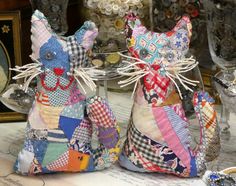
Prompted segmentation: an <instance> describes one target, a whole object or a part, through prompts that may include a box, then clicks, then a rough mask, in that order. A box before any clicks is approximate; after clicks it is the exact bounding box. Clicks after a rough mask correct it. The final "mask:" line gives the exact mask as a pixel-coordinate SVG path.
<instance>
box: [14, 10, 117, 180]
mask: <svg viewBox="0 0 236 186" xmlns="http://www.w3.org/2000/svg"><path fill="white" fill-rule="evenodd" d="M31 21H32V29H31V32H32V36H31V40H32V52H33V53H32V55H31V58H32V59H33V61H34V63H31V64H27V65H25V66H22V67H16V68H15V69H14V70H16V71H17V72H20V73H19V74H18V75H16V76H15V79H19V78H25V79H26V81H25V84H24V89H25V90H27V87H28V86H29V83H30V82H31V81H32V79H34V78H35V77H36V78H37V89H36V97H35V101H34V103H33V106H32V108H31V110H30V112H29V115H28V121H27V127H26V139H25V141H24V145H23V149H22V150H21V151H20V152H19V154H18V158H17V161H16V163H15V167H14V168H15V171H16V172H17V173H21V174H24V175H32V174H43V173H54V172H81V171H96V170H101V169H104V168H106V167H109V166H110V165H111V164H112V163H114V162H115V161H116V160H117V159H118V153H119V132H118V127H117V125H116V119H115V117H114V114H113V112H112V110H111V109H110V107H109V106H108V104H107V102H106V101H105V100H104V99H102V98H101V97H99V96H94V97H90V98H88V97H86V96H85V95H84V94H83V93H82V91H81V90H84V91H85V89H84V88H83V86H84V84H86V85H88V86H89V87H90V88H91V89H93V88H95V84H94V83H93V81H92V79H91V78H90V76H89V74H88V72H87V70H89V68H86V65H87V62H88V60H87V53H88V52H89V50H90V49H91V48H92V46H93V42H94V39H95V38H96V36H97V33H98V30H97V28H96V26H95V24H94V23H93V22H90V21H87V22H85V23H84V25H83V26H82V27H81V28H80V29H79V30H78V31H77V32H76V33H75V34H74V35H72V36H69V37H65V38H63V37H59V36H57V35H56V34H55V33H54V32H53V31H52V29H51V27H50V25H49V24H48V22H47V19H46V18H45V17H44V15H43V14H42V13H41V12H40V11H38V10H36V11H35V12H34V14H33V16H32V20H31ZM90 70H91V69H90ZM82 80H83V81H84V83H82Z"/></svg>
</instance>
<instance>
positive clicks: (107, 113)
mask: <svg viewBox="0 0 236 186" xmlns="http://www.w3.org/2000/svg"><path fill="white" fill-rule="evenodd" d="M87 109H88V116H89V119H90V120H91V121H92V122H94V123H95V124H96V125H97V126H101V127H114V125H115V124H116V119H115V116H114V114H113V112H112V110H111V108H110V107H109V106H108V104H107V102H106V101H105V100H102V99H101V98H100V97H95V98H92V99H90V101H88V106H87Z"/></svg>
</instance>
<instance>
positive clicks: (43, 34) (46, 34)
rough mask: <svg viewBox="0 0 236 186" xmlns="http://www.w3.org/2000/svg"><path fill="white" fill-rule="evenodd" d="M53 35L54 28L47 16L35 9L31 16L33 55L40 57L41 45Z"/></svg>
mask: <svg viewBox="0 0 236 186" xmlns="http://www.w3.org/2000/svg"><path fill="white" fill-rule="evenodd" d="M51 37H52V29H51V26H50V25H49V23H48V21H47V19H46V17H45V16H44V15H43V13H42V12H40V11H39V10H35V12H34V14H33V15H32V18H31V41H32V57H33V58H34V59H39V50H40V47H41V46H42V45H43V44H44V43H46V42H47V41H48V40H49V38H51Z"/></svg>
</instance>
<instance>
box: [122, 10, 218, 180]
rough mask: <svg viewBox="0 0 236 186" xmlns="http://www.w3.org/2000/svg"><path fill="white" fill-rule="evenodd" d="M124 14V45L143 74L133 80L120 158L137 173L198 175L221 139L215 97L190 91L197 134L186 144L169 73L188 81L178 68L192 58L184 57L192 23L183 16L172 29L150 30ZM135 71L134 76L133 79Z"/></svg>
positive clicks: (177, 96) (181, 112)
mask: <svg viewBox="0 0 236 186" xmlns="http://www.w3.org/2000/svg"><path fill="white" fill-rule="evenodd" d="M126 19H127V20H126V36H127V46H128V49H129V51H130V53H131V54H132V56H133V57H134V58H132V59H135V58H136V61H135V62H136V63H135V65H136V67H135V68H134V69H132V70H136V71H137V73H136V74H138V73H143V72H145V73H144V74H143V75H142V76H140V79H139V81H138V82H137V88H136V92H135V96H134V98H135V99H134V104H133V107H132V112H131V118H130V123H129V127H128V132H127V138H126V140H125V143H124V147H123V150H122V153H121V155H120V157H119V163H120V165H121V166H122V167H125V168H127V169H129V170H132V171H137V172H160V173H169V174H174V175H177V176H180V177H195V176H200V175H201V174H203V173H204V171H205V168H206V167H205V163H206V162H208V161H211V160H213V159H215V158H216V157H217V156H218V155H219V149H220V138H219V126H218V122H217V118H216V111H215V110H214V107H213V102H214V100H213V99H212V98H211V97H210V96H209V95H208V93H206V92H203V91H198V92H195V93H194V97H193V106H194V109H195V111H196V115H197V116H198V119H199V124H200V128H201V135H202V137H201V141H200V144H199V147H198V148H197V149H194V150H193V149H191V147H190V142H191V135H190V131H189V129H188V126H189V123H188V120H187V118H186V117H185V112H184V110H183V107H182V103H181V95H180V94H181V92H180V90H179V89H178V88H179V87H178V84H177V83H176V82H175V81H174V78H176V79H178V80H179V81H180V83H181V84H182V85H183V86H185V85H186V84H187V83H189V82H190V81H188V80H189V79H187V78H186V77H184V76H183V75H181V70H182V71H184V70H186V69H187V68H188V67H189V66H190V65H191V64H194V63H192V58H191V59H190V60H189V61H190V62H191V64H189V66H188V64H187V62H189V61H188V60H187V59H186V58H185V55H186V54H187V52H188V47H189V42H190V37H191V32H192V30H191V22H190V20H189V18H188V17H187V16H183V17H182V18H181V19H180V20H179V21H178V22H177V24H176V26H175V27H174V28H173V29H172V30H171V31H168V32H165V33H155V32H151V31H149V30H147V29H146V28H145V27H144V26H143V25H142V24H141V21H140V20H139V19H138V17H136V16H134V15H133V14H129V15H128V16H127V18H126ZM128 57H129V56H128ZM128 57H127V58H128ZM182 64H184V65H185V66H184V68H182ZM130 66H132V64H130ZM181 68H182V69H181ZM172 69H173V70H172ZM121 70H122V69H121ZM138 70H139V71H138ZM125 73H126V74H128V72H127V71H125ZM132 73H133V74H135V72H131V73H130V74H131V75H130V76H132V75H133V74H132ZM136 74H135V75H136ZM135 75H134V76H133V79H134V78H136V79H138V78H137V76H135ZM129 79H132V78H129ZM129 79H127V81H128V80H129ZM181 79H182V80H181ZM186 82H187V83H186ZM184 83H186V84H184ZM127 84H128V83H127ZM175 87H176V88H177V89H178V91H179V93H180V94H178V93H177V92H176V88H175ZM185 87H187V86H185ZM211 149H213V151H214V152H213V153H211V152H212V150H211Z"/></svg>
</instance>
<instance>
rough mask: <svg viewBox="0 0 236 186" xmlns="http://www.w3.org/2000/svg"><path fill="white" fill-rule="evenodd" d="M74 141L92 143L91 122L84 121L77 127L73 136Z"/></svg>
mask: <svg viewBox="0 0 236 186" xmlns="http://www.w3.org/2000/svg"><path fill="white" fill-rule="evenodd" d="M72 138H73V139H77V140H79V141H80V142H84V143H90V142H91V138H92V126H91V124H90V122H89V121H88V120H86V119H84V120H83V121H82V122H81V123H80V125H79V126H78V127H76V129H75V131H74V133H73V135H72Z"/></svg>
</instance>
